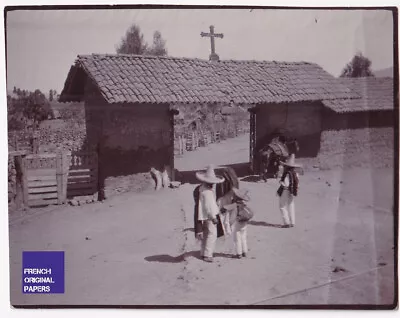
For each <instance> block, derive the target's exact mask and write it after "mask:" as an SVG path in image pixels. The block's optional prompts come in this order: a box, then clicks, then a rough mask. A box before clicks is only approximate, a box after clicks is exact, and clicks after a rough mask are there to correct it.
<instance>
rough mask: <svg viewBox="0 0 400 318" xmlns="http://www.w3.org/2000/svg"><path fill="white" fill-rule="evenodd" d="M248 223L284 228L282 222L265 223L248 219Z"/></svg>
mask: <svg viewBox="0 0 400 318" xmlns="http://www.w3.org/2000/svg"><path fill="white" fill-rule="evenodd" d="M249 224H250V225H254V226H266V227H275V228H278V229H284V228H285V227H284V226H283V225H282V224H273V223H267V222H264V221H254V220H253V221H249Z"/></svg>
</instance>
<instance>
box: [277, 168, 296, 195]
mask: <svg viewBox="0 0 400 318" xmlns="http://www.w3.org/2000/svg"><path fill="white" fill-rule="evenodd" d="M286 176H288V177H289V188H288V190H289V192H290V193H291V194H293V195H294V196H297V193H298V190H299V178H298V177H297V174H296V172H295V171H294V170H287V171H286V172H285V173H284V174H283V176H282V178H281V181H284V180H285V178H286Z"/></svg>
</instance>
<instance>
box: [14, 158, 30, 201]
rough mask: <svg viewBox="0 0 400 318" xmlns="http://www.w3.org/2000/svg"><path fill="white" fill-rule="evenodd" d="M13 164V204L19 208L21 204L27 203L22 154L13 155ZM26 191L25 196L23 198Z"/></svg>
mask: <svg viewBox="0 0 400 318" xmlns="http://www.w3.org/2000/svg"><path fill="white" fill-rule="evenodd" d="M14 166H15V172H16V176H15V204H16V207H17V209H20V208H21V206H22V205H27V204H26V203H25V201H26V202H27V201H28V179H27V177H26V173H25V171H24V167H23V157H22V155H17V156H15V157H14ZM25 193H26V198H25Z"/></svg>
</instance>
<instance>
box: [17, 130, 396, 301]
mask: <svg viewBox="0 0 400 318" xmlns="http://www.w3.org/2000/svg"><path fill="white" fill-rule="evenodd" d="M247 144H248V140H247V138H246V136H242V137H240V138H237V139H232V140H229V141H224V142H223V144H221V145H220V146H219V147H217V148H215V149H214V150H213V149H211V150H210V149H207V148H202V149H199V150H198V151H196V152H193V153H188V154H186V155H185V157H184V158H180V159H178V160H177V161H176V167H177V168H178V169H180V170H191V169H201V168H203V167H204V166H205V165H207V164H208V163H210V162H212V163H214V164H217V165H218V164H227V163H229V164H233V163H241V162H244V161H246V160H247V158H248V151H247V150H248V149H247V148H246V147H247ZM215 146H216V145H212V147H215ZM300 182H301V185H300V194H299V197H298V199H297V201H296V209H297V213H296V226H295V227H294V228H289V229H285V228H281V227H280V224H281V216H280V213H279V210H278V206H277V205H278V202H277V197H276V196H275V192H276V189H277V184H276V181H269V182H268V183H267V184H265V183H258V182H246V181H242V183H241V187H246V188H248V189H249V190H250V193H251V199H252V200H251V204H252V206H253V208H254V210H255V212H256V215H255V217H254V219H253V220H252V221H251V222H250V224H249V229H248V233H249V236H248V241H249V247H250V252H249V256H248V258H246V259H241V260H237V259H233V258H231V254H232V252H233V243H232V240H231V238H225V239H223V238H221V239H219V241H218V243H217V251H216V255H215V262H214V263H213V264H208V263H205V262H203V261H201V260H200V259H199V256H198V250H199V245H198V242H196V241H195V239H194V235H193V229H192V228H193V224H192V221H193V214H192V213H193V202H192V191H193V189H194V187H195V185H194V184H188V183H187V184H183V185H182V186H181V187H180V188H179V189H174V190H172V189H165V190H162V191H160V192H158V193H157V194H156V193H154V192H152V191H148V192H144V193H140V194H137V193H125V194H121V195H119V196H115V197H113V198H111V199H110V200H107V201H106V202H104V203H94V204H89V205H86V206H81V207H72V206H66V207H58V208H56V209H54V210H52V211H42V213H36V215H33V216H31V217H29V218H26V217H25V218H22V219H19V220H14V221H13V222H12V223H11V225H10V254H11V255H10V262H11V302H12V304H15V305H22V304H57V305H62V304H64V305H67V304H74V305H79V304H81V305H100V304H102V305H252V304H253V305H284V304H297V305H301V304H303V305H307V304H321V305H326V304H391V303H392V302H393V297H394V284H393V283H394V249H393V241H394V239H393V214H392V211H391V209H392V202H393V190H392V189H393V176H392V173H391V171H390V170H388V169H386V170H384V169H381V170H367V169H361V168H359V169H352V170H346V171H340V170H336V171H315V172H307V173H306V174H305V175H304V176H302V177H301V180H300ZM38 212H41V211H38ZM24 250H61V251H65V259H66V272H65V281H66V288H65V294H62V295H24V294H22V293H21V254H22V251H24Z"/></svg>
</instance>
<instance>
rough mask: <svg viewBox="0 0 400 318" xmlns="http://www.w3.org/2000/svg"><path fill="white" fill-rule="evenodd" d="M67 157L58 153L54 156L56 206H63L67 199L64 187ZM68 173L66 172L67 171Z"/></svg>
mask: <svg viewBox="0 0 400 318" xmlns="http://www.w3.org/2000/svg"><path fill="white" fill-rule="evenodd" d="M67 158H68V157H67V156H66V153H63V152H58V153H57V155H56V180H57V199H58V204H63V203H64V202H65V200H66V197H67V187H66V185H65V179H66V176H67V173H66V171H65V170H66V166H67ZM67 171H68V170H67Z"/></svg>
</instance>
